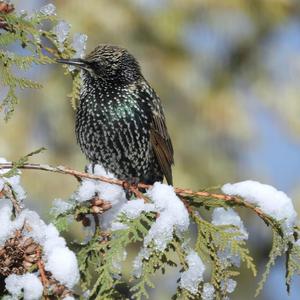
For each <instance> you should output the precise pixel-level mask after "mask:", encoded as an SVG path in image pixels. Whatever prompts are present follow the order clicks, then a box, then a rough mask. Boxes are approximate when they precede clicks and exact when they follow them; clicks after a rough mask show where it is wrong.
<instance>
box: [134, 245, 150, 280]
mask: <svg viewBox="0 0 300 300" xmlns="http://www.w3.org/2000/svg"><path fill="white" fill-rule="evenodd" d="M149 256H150V250H149V249H148V248H144V247H143V248H142V249H141V250H140V252H139V254H138V255H137V256H136V257H135V259H134V261H133V271H132V274H133V276H135V277H136V278H140V277H141V275H142V270H143V260H144V259H146V260H147V259H149Z"/></svg>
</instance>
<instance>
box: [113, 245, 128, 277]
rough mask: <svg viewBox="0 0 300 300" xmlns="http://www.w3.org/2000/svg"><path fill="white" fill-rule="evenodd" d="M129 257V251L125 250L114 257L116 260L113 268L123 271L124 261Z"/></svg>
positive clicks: (119, 271)
mask: <svg viewBox="0 0 300 300" xmlns="http://www.w3.org/2000/svg"><path fill="white" fill-rule="evenodd" d="M126 258H127V252H126V250H124V251H123V252H122V253H119V254H118V255H117V256H115V257H114V261H113V263H112V266H113V268H114V269H115V271H116V272H118V273H121V271H122V262H123V261H124V260H125V259H126Z"/></svg>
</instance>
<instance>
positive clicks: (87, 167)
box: [84, 162, 96, 174]
mask: <svg viewBox="0 0 300 300" xmlns="http://www.w3.org/2000/svg"><path fill="white" fill-rule="evenodd" d="M91 165H92V174H94V173H95V166H96V163H93V162H92V163H91ZM84 172H85V173H90V172H89V165H86V166H85V167H84Z"/></svg>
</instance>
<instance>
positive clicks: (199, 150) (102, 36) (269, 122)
mask: <svg viewBox="0 0 300 300" xmlns="http://www.w3.org/2000/svg"><path fill="white" fill-rule="evenodd" d="M12 2H13V3H14V4H15V5H16V8H17V9H18V10H21V9H26V10H29V11H32V10H34V9H39V8H40V7H41V6H43V5H44V4H47V3H48V2H47V1H41V0H40V1H38V0H26V1H21V0H19V1H12ZM52 3H54V4H55V5H56V6H57V11H58V15H59V17H61V18H62V19H64V20H66V21H67V22H69V23H70V24H72V32H73V33H74V32H82V33H86V34H87V35H88V37H89V38H88V51H90V50H92V49H93V48H94V47H95V46H96V45H97V44H99V43H112V44H118V45H121V46H124V47H126V48H128V49H129V50H130V52H131V53H132V54H134V56H135V57H136V58H137V59H138V60H139V62H140V64H141V66H142V69H143V73H144V75H145V77H146V78H147V79H148V81H149V82H150V83H151V85H152V86H153V87H154V88H155V90H156V91H157V93H158V94H159V95H160V97H161V99H162V101H163V105H164V108H165V114H166V117H167V123H168V128H169V132H170V135H171V137H172V140H173V144H174V148H175V163H176V165H175V168H174V178H175V185H176V186H180V187H186V188H188V187H189V188H193V189H201V188H205V187H209V186H215V185H220V184H221V185H222V184H223V183H227V182H236V181H241V180H245V179H253V180H259V181H261V182H264V183H268V184H272V185H274V186H275V187H277V188H278V189H281V190H283V191H285V192H286V193H287V194H288V195H289V196H290V197H292V198H293V200H294V204H295V207H296V209H297V211H298V213H300V201H299V197H300V117H299V116H300V84H299V83H300V2H299V1H298V0H251V1H249V0H226V1H217V0H207V1H206V0H181V1H180V0H172V1H171V0H115V1H110V0H86V1H82V0H81V1H80V0H72V1H66V0H64V1H62V0H61V1H59V0H58V1H52ZM30 76H32V77H33V78H35V79H38V80H40V81H41V82H42V83H43V84H44V88H43V89H42V90H40V91H34V92H28V91H27V92H26V93H24V94H23V95H22V101H21V102H20V103H19V105H18V106H17V108H16V112H15V114H14V115H13V117H12V119H11V120H10V121H9V122H8V123H5V122H4V121H3V120H0V128H1V135H0V156H3V157H6V158H7V159H9V160H14V159H17V158H19V157H20V156H21V155H23V154H26V153H28V152H30V151H32V150H34V149H36V148H39V147H42V146H45V147H47V149H48V150H47V151H46V152H44V153H43V154H40V155H39V156H38V157H36V158H34V159H33V160H34V161H36V162H41V163H49V164H54V165H66V166H70V167H73V168H76V169H79V170H80V169H83V168H84V165H85V163H86V160H85V158H84V157H83V155H82V154H81V152H80V150H79V147H78V145H77V144H76V141H75V135H74V129H73V127H74V111H73V110H72V108H71V105H70V103H69V99H68V98H67V94H68V93H69V92H70V89H71V85H72V82H71V79H70V78H67V77H65V76H64V75H63V69H62V68H61V67H60V66H55V65H53V66H41V67H38V68H34V69H33V70H32V72H31V74H30ZM25 172H26V171H24V173H25ZM23 185H24V187H25V189H26V190H27V192H28V195H29V197H28V198H29V199H30V201H29V203H28V206H29V207H32V208H34V209H36V210H38V211H39V212H40V213H41V214H42V215H43V216H44V217H45V219H47V218H48V217H49V216H48V210H49V207H50V206H51V201H52V200H53V199H54V198H67V197H68V196H69V195H70V194H71V193H72V192H73V191H74V189H75V188H76V182H75V180H74V179H73V178H69V177H68V176H64V177H63V176H61V175H57V174H56V175H55V174H54V175H53V174H45V173H37V172H32V171H27V172H26V174H25V176H23ZM241 214H242V217H243V219H245V220H246V226H247V228H248V231H249V232H250V240H249V245H250V249H251V252H252V254H254V256H255V257H256V259H257V261H258V262H259V265H260V268H259V269H260V271H261V270H262V269H261V268H262V267H263V265H264V264H265V263H266V260H267V255H268V251H269V249H270V244H271V235H270V231H269V230H268V229H267V228H266V227H265V226H264V224H263V223H262V222H261V221H260V220H259V219H258V218H256V217H254V216H250V214H249V212H247V211H241ZM74 234H75V233H74ZM176 278H177V274H175V275H174V274H172V273H169V277H168V278H167V279H166V281H164V282H162V281H161V280H160V281H158V282H157V283H158V286H157V288H156V289H155V290H154V291H153V293H152V299H170V296H171V295H172V292H174V288H175V285H174V282H175V281H176ZM258 279H259V278H258ZM256 281H257V279H253V277H252V276H251V274H250V272H249V271H247V270H242V276H241V277H240V280H239V285H238V288H237V290H236V292H235V293H234V295H233V296H232V299H254V290H255V287H256V285H255V283H256ZM299 294H300V280H299V278H296V279H295V280H294V284H293V286H292V290H291V295H290V296H288V295H287V294H286V291H285V286H284V261H279V262H278V263H277V264H276V266H275V267H274V268H273V270H272V273H271V275H270V277H269V279H268V281H267V285H266V287H265V289H264V290H263V292H262V294H261V295H260V296H259V297H258V298H257V299H272V300H277V299H280V300H282V299H291V300H294V299H299Z"/></svg>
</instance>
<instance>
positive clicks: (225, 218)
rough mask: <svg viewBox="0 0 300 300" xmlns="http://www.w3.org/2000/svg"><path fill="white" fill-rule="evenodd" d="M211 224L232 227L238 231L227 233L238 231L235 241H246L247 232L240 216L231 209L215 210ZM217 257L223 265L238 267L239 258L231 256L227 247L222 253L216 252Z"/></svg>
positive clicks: (231, 230)
mask: <svg viewBox="0 0 300 300" xmlns="http://www.w3.org/2000/svg"><path fill="white" fill-rule="evenodd" d="M212 224H214V225H234V226H236V227H237V228H238V229H234V228H232V229H228V230H227V231H229V232H236V231H238V232H239V233H240V235H238V236H237V237H236V238H235V239H237V240H247V239H248V232H247V231H246V229H245V227H244V224H243V221H242V220H241V218H240V216H239V215H238V214H237V213H236V212H235V211H234V210H233V209H231V208H228V209H225V208H221V207H218V208H215V209H214V211H213V214H212ZM218 256H219V258H220V259H221V261H222V262H223V263H224V264H228V263H229V264H232V265H234V266H236V267H239V266H240V256H239V255H233V254H232V253H231V251H230V247H229V245H228V247H227V248H225V249H224V250H222V251H218Z"/></svg>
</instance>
